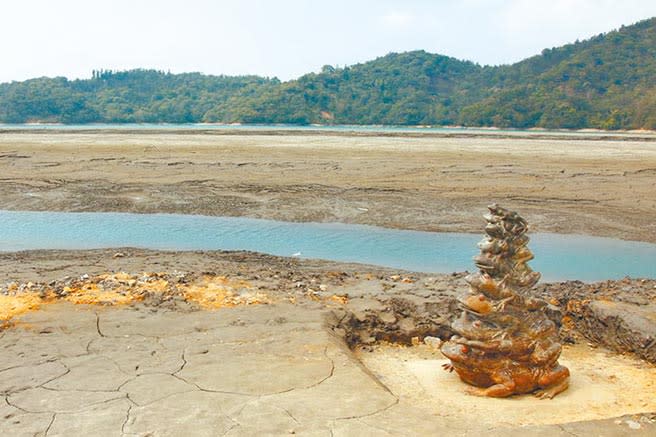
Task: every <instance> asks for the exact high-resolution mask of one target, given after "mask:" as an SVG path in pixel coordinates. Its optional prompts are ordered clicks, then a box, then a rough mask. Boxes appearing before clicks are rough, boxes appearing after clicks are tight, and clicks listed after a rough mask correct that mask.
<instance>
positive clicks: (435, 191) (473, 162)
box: [0, 131, 656, 242]
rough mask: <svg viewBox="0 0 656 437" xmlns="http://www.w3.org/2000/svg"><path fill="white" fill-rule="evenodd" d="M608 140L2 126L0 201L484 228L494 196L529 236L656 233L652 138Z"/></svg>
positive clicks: (36, 206) (12, 205)
mask: <svg viewBox="0 0 656 437" xmlns="http://www.w3.org/2000/svg"><path fill="white" fill-rule="evenodd" d="M592 138H594V137H592ZM600 138H602V139H599V138H597V139H591V138H588V139H585V140H581V139H578V140H577V139H576V138H575V137H573V136H568V135H560V136H557V137H554V138H549V137H548V136H547V137H544V136H542V137H538V138H533V137H531V136H524V137H518V138H517V137H502V138H499V137H496V136H493V137H490V136H489V135H483V136H464V137H458V138H451V137H445V136H437V137H436V136H421V135H419V136H417V135H412V136H409V135H406V136H349V135H337V136H335V135H326V134H317V133H309V134H295V135H262V134H258V133H257V132H251V133H250V134H247V135H246V134H244V135H210V134H182V133H179V132H178V133H166V132H157V133H147V132H141V133H139V132H132V133H129V134H127V133H115V132H111V131H106V132H102V131H99V132H94V133H70V132H66V133H27V132H14V133H12V132H7V131H5V132H3V133H0V205H2V207H3V208H5V209H15V210H21V209H22V210H63V211H131V212H176V213H187V214H208V215H226V216H250V217H260V218H272V219H280V220H288V221H339V222H348V223H362V224H373V225H380V226H386V227H393V228H407V229H420V230H440V231H469V232H480V229H481V219H480V216H481V214H482V213H483V212H484V211H485V209H484V207H485V205H487V204H489V203H490V202H492V201H497V202H498V203H500V204H501V205H503V206H506V207H508V208H511V209H515V210H517V211H520V212H521V214H522V215H523V216H524V217H525V218H527V219H528V220H529V223H531V225H532V229H533V231H548V232H563V233H584V234H593V235H600V236H609V237H615V238H624V239H634V240H642V241H650V242H656V222H655V221H654V220H653V218H654V217H655V216H656V141H655V140H656V137H651V136H647V137H645V138H639V137H636V138H634V137H620V138H619V139H613V137H608V138H605V137H600Z"/></svg>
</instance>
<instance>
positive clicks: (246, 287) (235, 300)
mask: <svg viewBox="0 0 656 437" xmlns="http://www.w3.org/2000/svg"><path fill="white" fill-rule="evenodd" d="M182 295H183V296H184V298H185V300H186V301H187V302H194V303H196V304H198V305H200V306H201V307H203V308H206V309H216V308H230V307H235V306H238V305H257V304H267V303H270V299H269V297H268V296H267V295H266V294H264V293H261V292H258V291H255V290H254V287H253V286H252V285H251V284H250V283H249V282H247V281H243V280H239V279H230V278H228V277H227V276H204V277H203V279H202V280H201V281H198V282H195V283H193V284H191V285H189V286H187V287H184V288H183V290H182Z"/></svg>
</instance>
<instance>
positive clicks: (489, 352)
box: [441, 204, 569, 398]
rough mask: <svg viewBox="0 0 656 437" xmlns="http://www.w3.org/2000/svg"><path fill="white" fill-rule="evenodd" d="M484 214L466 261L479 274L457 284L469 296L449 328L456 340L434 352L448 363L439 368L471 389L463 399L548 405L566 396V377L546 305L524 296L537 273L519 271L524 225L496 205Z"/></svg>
mask: <svg viewBox="0 0 656 437" xmlns="http://www.w3.org/2000/svg"><path fill="white" fill-rule="evenodd" d="M488 209H489V211H490V212H489V214H486V215H485V219H486V220H487V222H488V224H487V226H486V227H485V232H486V234H487V236H486V237H485V238H484V239H483V241H481V242H480V243H479V245H478V247H479V248H480V249H481V253H480V255H478V256H476V257H475V258H474V262H475V264H476V266H477V267H478V268H479V273H475V274H472V275H469V276H468V277H467V278H465V280H466V281H467V282H468V284H469V287H470V289H469V294H468V295H466V296H465V297H463V298H462V299H461V301H460V304H461V306H462V309H463V311H462V313H461V314H460V316H459V317H458V318H457V319H456V320H455V321H454V322H453V323H452V325H451V328H452V329H453V331H454V332H455V333H456V334H455V335H454V336H453V337H451V339H450V340H449V341H447V342H445V343H444V344H443V345H442V348H441V349H442V353H443V354H444V355H445V356H446V357H447V358H449V359H450V360H451V363H450V364H445V365H444V368H445V369H446V370H448V371H454V370H455V372H456V373H457V374H458V376H459V377H460V379H461V380H462V381H464V382H466V383H467V384H470V385H472V386H473V387H470V388H469V389H468V392H469V393H471V394H475V395H480V396H491V397H507V396H511V395H513V394H522V393H531V392H533V393H535V395H536V396H538V397H540V398H553V397H554V396H555V395H557V394H558V393H560V392H562V391H563V390H565V389H567V387H568V384H569V370H568V369H567V367H564V366H562V365H560V364H558V358H559V357H560V353H561V350H562V347H561V345H560V343H559V342H558V331H557V328H556V325H555V324H554V323H553V322H552V321H551V320H550V319H549V318H548V317H547V315H546V313H545V311H544V308H545V307H546V306H547V304H546V302H544V301H543V300H541V299H538V298H536V297H534V296H531V295H530V293H529V291H530V289H531V288H532V287H533V286H534V285H535V284H536V283H537V282H538V281H539V279H540V274H539V273H537V272H534V271H533V270H531V268H530V267H529V266H528V265H527V264H526V263H527V262H528V261H530V260H531V259H533V254H532V253H531V251H530V250H529V249H528V247H526V245H527V244H528V241H529V238H528V237H527V236H526V231H527V230H528V225H527V223H526V221H525V220H524V219H523V218H522V217H520V216H519V215H518V214H517V213H516V212H512V211H508V210H507V209H504V208H501V207H499V206H498V205H496V204H494V205H491V206H489V207H488Z"/></svg>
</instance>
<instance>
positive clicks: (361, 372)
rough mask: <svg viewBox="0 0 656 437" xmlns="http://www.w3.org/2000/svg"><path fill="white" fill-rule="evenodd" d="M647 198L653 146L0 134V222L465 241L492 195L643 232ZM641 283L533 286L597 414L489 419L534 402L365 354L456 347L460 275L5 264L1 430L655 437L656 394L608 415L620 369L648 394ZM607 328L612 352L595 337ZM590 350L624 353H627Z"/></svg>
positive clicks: (533, 209)
mask: <svg viewBox="0 0 656 437" xmlns="http://www.w3.org/2000/svg"><path fill="white" fill-rule="evenodd" d="M655 188H656V142H655V141H654V138H653V137H652V136H649V135H646V136H644V137H637V136H636V137H632V136H621V137H618V138H612V137H608V138H606V137H601V136H594V135H591V136H590V137H589V138H588V137H586V139H582V140H581V139H579V140H574V139H573V138H571V136H569V135H565V134H563V135H560V134H559V135H558V136H548V135H539V136H531V135H522V136H513V138H508V137H506V136H503V135H496V134H489V135H483V136H458V137H451V136H430V135H429V136H424V135H401V136H398V135H392V136H361V135H355V136H354V135H343V134H340V135H325V134H323V135H319V134H310V135H307V134H294V135H278V134H275V135H273V134H271V135H263V134H262V133H261V132H260V133H253V132H251V133H248V134H244V135H210V134H183V133H179V132H175V133H166V132H158V133H140V132H132V133H129V134H128V133H122V134H119V133H116V132H86V133H77V134H75V133H50V134H46V133H30V132H9V133H8V132H1V133H0V205H2V208H6V209H15V210H21V209H23V210H25V209H28V210H63V211H131V212H176V213H195V214H210V215H235V216H251V217H263V218H274V219H281V220H296V221H341V222H350V223H365V224H374V225H381V226H388V227H397V228H410V229H424V230H443V231H471V232H481V226H482V220H481V219H480V216H481V214H482V213H483V212H484V207H485V205H486V204H488V203H490V202H491V201H497V202H499V203H501V204H503V205H504V206H507V207H509V208H513V209H517V210H518V211H520V213H521V214H522V215H523V216H525V217H526V218H527V219H528V220H529V222H530V223H531V225H533V228H532V229H533V230H534V231H554V232H573V233H587V234H593V235H602V236H611V237H617V238H626V239H636V240H643V241H650V242H656V222H654V221H653V217H655V216H656V214H655V213H656V189H655ZM123 272H125V273H123ZM144 272H146V273H144ZM654 287H656V282H655V281H653V280H638V279H634V280H628V279H627V280H625V281H609V282H605V283H599V284H582V283H577V282H568V283H560V284H543V285H541V286H540V287H538V289H537V290H536V292H537V293H538V294H540V296H542V297H544V298H545V299H549V298H550V299H549V300H550V301H553V302H552V303H554V304H555V305H557V307H555V308H554V313H553V317H554V318H556V319H561V318H562V319H563V327H562V329H561V336H562V338H563V341H565V342H567V343H575V344H576V347H582V345H585V344H586V343H587V342H591V344H593V346H595V347H597V349H587V348H583V349H575V350H576V351H581V350H582V351H583V352H580V353H578V355H576V356H569V355H568V356H566V357H564V358H565V359H567V360H570V361H568V365H569V366H570V368H571V370H572V372H573V373H574V372H576V374H577V375H578V376H577V378H578V379H577V381H578V382H581V381H585V384H588V385H591V384H595V387H597V386H598V387H599V388H600V390H601V391H599V390H589V391H586V392H585V393H583V394H584V395H585V396H583V398H581V396H582V392H581V391H580V390H578V388H577V386H576V385H575V386H574V388H576V390H573V391H572V393H571V395H572V396H574V397H575V398H576V399H575V403H577V405H581V402H583V404H585V405H587V404H586V402H587V403H588V404H592V403H594V400H595V399H596V397H598V396H599V395H600V393H601V395H604V396H606V395H605V394H607V393H609V392H608V390H611V389H614V390H616V392H612V393H611V394H610V395H608V396H606V397H605V398H604V399H606V400H609V399H610V400H609V401H608V402H606V404H604V406H603V408H602V407H599V408H598V409H596V410H595V412H596V414H594V415H590V414H587V415H586V414H582V415H576V414H575V413H572V412H571V411H568V414H566V415H563V416H562V417H561V418H560V419H559V420H556V421H554V420H552V419H545V417H546V416H540V415H538V417H537V418H536V417H535V416H532V417H533V419H530V420H527V419H526V417H524V416H522V415H518V414H514V415H512V414H511V415H507V416H503V417H502V415H501V413H502V412H503V411H504V410H506V409H508V408H510V409H512V408H513V406H512V405H519V406H520V408H518V410H517V411H529V410H532V409H535V405H534V404H535V402H536V401H534V400H533V399H530V398H522V399H516V398H514V399H511V400H505V401H498V402H499V403H497V402H494V405H487V404H485V403H483V404H482V403H481V402H480V400H478V399H475V398H472V397H470V396H465V395H463V394H462V392H460V391H458V388H459V387H461V386H460V385H459V384H455V385H449V384H451V383H453V382H454V381H453V380H451V381H450V382H449V383H438V382H439V381H442V379H443V378H445V377H446V375H444V374H442V373H440V374H439V377H438V374H435V375H434V377H433V376H431V375H433V374H434V373H435V372H433V370H434V368H435V366H436V365H437V364H439V360H440V359H441V357H439V356H433V355H430V354H429V355H425V354H423V352H422V349H421V347H420V348H417V347H415V348H406V349H398V350H403V351H405V352H408V353H409V355H403V354H401V355H399V354H397V353H391V352H390V351H385V350H383V351H382V353H381V349H377V345H378V344H380V342H381V341H387V340H391V341H397V342H400V343H404V344H407V343H409V342H411V339H421V338H423V337H424V336H426V335H433V336H441V337H444V338H448V335H450V331H449V320H450V318H451V317H452V315H453V314H454V311H457V307H456V306H455V302H456V297H457V296H458V294H460V293H462V292H463V291H464V290H465V289H466V284H465V283H464V281H463V275H462V274H453V275H425V274H418V273H411V272H397V271H393V270H389V269H381V268H377V267H371V266H362V265H353V264H340V263H331V262H322V261H312V260H304V261H299V260H297V259H288V258H279V257H272V256H266V255H260V254H252V253H221V252H157V251H148V250H138V249H131V248H121V249H112V250H92V251H31V252H22V253H0V297H1V298H2V299H0V316H2V314H9V315H11V314H14V316H13V317H11V318H10V319H8V320H7V321H6V322H7V323H5V324H4V329H3V328H0V350H2V351H3V353H2V354H1V356H0V434H3V435H41V436H43V435H88V434H91V433H95V434H97V435H135V436H147V435H180V434H189V435H255V434H257V435H290V434H298V435H325V436H337V435H436V434H439V435H518V436H519V435H529V434H530V435H549V436H552V435H569V436H571V435H591V434H594V435H609V436H611V435H626V434H627V433H630V435H653V433H654V430H655V429H656V425H655V423H654V422H655V421H656V416H654V414H653V410H654V408H655V407H654V405H653V398H652V397H645V398H644V399H643V397H640V399H639V401H640V403H639V404H638V405H637V406H635V408H623V409H620V408H616V407H617V405H623V406H626V405H627V404H628V403H630V402H628V401H626V393H628V392H630V390H631V389H632V383H631V382H630V381H629V382H628V383H627V382H626V381H625V378H622V377H621V376H622V375H620V376H618V375H617V374H618V373H621V374H624V373H625V374H626V375H632V377H634V379H635V381H642V382H640V383H635V382H633V386H634V387H633V389H634V390H636V391H642V390H651V389H650V388H649V387H651V385H650V386H649V387H647V385H648V384H653V372H654V371H653V366H652V365H651V364H648V363H646V362H644V361H640V359H639V357H643V358H644V359H646V360H652V359H653V358H654V357H656V341H655V340H653V339H656V325H654V323H653V322H654V319H653V308H656V298H655V297H654V293H653V290H654V289H655V288H654ZM21 299H22V300H21ZM609 302H611V303H612V305H610V306H609V304H608V303H609ZM20 305H23V306H20ZM3 311H5V313H3ZM627 314H628V315H629V316H628V317H627ZM563 316H564V318H563ZM565 321H567V323H565ZM599 326H607V327H608V330H609V332H611V334H612V335H611V337H613V338H611V339H609V338H605V337H604V336H595V335H594V333H595V332H599ZM611 328H612V329H611ZM637 332H639V333H640V335H638V334H636V333H637ZM586 336H587V337H586ZM607 337H608V336H607ZM614 339H616V340H617V341H615V340H614ZM345 340H346V341H345ZM347 344H348V345H351V346H357V347H358V349H359V350H361V351H362V353H364V354H367V356H366V357H365V356H363V355H360V358H362V360H360V359H358V356H356V355H354V354H353V353H352V352H351V351H350V350H349V349H348V348H347V346H346V345H347ZM599 344H605V345H607V346H608V347H610V348H613V349H615V350H619V351H633V352H635V354H631V355H630V356H629V357H628V358H627V360H628V361H624V359H623V358H621V357H617V356H615V355H614V353H612V352H609V351H604V350H603V349H602V348H601V347H598V345H599ZM367 351H373V352H367ZM405 352H404V353H405ZM577 360H578V361H577ZM604 360H606V362H607V363H608V366H606V367H605V370H604V369H601V370H600V369H599V368H598V367H599V366H598V364H599V362H600V361H604ZM363 363H364V364H363ZM595 366H596V367H595ZM622 366H624V367H622ZM649 366H652V367H649ZM636 369H638V370H643V371H644V370H645V369H646V371H647V376H645V373H644V372H643V373H640V372H638V370H636ZM634 370H635V372H634ZM632 372H634V373H632ZM650 375H651V376H650ZM448 376H451V377H453V375H448ZM440 378H442V379H440ZM585 378H588V379H587V380H586V379H585ZM594 378H597V380H596V381H595V380H594ZM641 378H642V379H641ZM650 378H651V379H650ZM456 382H457V381H456ZM436 385H437V386H439V387H442V388H446V389H447V393H446V394H445V395H438V394H437V393H436V392H435V390H437V388H436ZM579 387H580V386H579ZM609 387H610V388H609ZM415 389H416V391H415V392H413V390H415ZM449 390H450V391H449ZM611 391H612V390H611ZM618 391H619V392H622V393H623V394H622V396H624V397H622V396H620V394H617V392H618ZM409 392H413V393H414V395H412V396H410V395H408V393H409ZM449 396H450V398H449V399H446V398H447V397H449ZM577 396H578V397H577ZM447 400H452V401H454V402H456V403H455V404H449V403H448V402H447V403H444V402H445V401H447ZM570 400H571V399H570ZM485 401H487V400H485ZM555 401H557V402H560V403H559V404H558V405H561V406H562V407H563V408H570V404H567V401H568V398H567V397H565V396H563V398H562V399H559V398H557V399H556V400H555ZM635 401H636V402H637V401H638V398H636V400H635ZM440 402H442V403H440ZM541 402H545V401H541ZM562 402H564V404H563V403H562ZM484 404H485V405H484ZM509 405H510V406H509ZM554 405H556V404H554ZM522 408H523V409H524V410H522ZM538 408H539V407H538ZM572 408H573V407H572ZM546 410H553V408H551V409H550V408H547V409H546ZM581 411H582V412H583V413H589V411H584V410H581ZM491 412H492V413H491ZM493 413H497V416H498V417H499V420H490V417H492V414H493ZM482 414H485V415H487V416H486V420H482V419H478V418H479V417H480V416H481V415H482ZM623 414H630V415H629V416H621V415H623ZM620 416H621V417H620ZM513 417H514V419H513ZM549 417H552V418H553V414H552V416H549ZM472 418H473V419H474V420H472Z"/></svg>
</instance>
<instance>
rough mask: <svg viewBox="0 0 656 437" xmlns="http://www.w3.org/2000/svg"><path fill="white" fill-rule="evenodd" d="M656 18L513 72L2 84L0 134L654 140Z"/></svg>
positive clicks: (414, 61) (443, 63) (427, 70)
mask: <svg viewBox="0 0 656 437" xmlns="http://www.w3.org/2000/svg"><path fill="white" fill-rule="evenodd" d="M655 77H656V18H652V19H649V20H645V21H642V22H639V23H637V24H634V25H632V26H627V27H622V28H621V29H619V30H617V31H612V32H609V33H606V34H602V35H598V36H596V37H594V38H591V39H589V40H586V41H583V42H576V43H573V44H568V45H566V46H563V47H559V48H554V49H545V50H544V51H543V52H542V54H540V55H538V56H534V57H531V58H529V59H526V60H524V61H521V62H518V63H516V64H513V65H504V66H497V67H490V66H485V67H481V66H479V65H477V64H473V63H471V62H468V61H460V60H457V59H454V58H450V57H446V56H441V55H434V54H430V53H426V52H424V51H415V52H407V53H400V54H397V53H392V54H389V55H387V56H384V57H381V58H378V59H375V60H373V61H370V62H366V63H363V64H357V65H353V66H350V67H344V68H333V67H331V66H325V67H324V68H323V69H322V71H321V72H320V73H310V74H307V75H304V76H302V77H300V78H299V79H297V80H292V81H289V82H280V81H278V80H277V79H267V78H261V77H257V76H239V77H227V76H207V75H202V74H199V73H187V74H168V73H163V72H158V71H152V70H132V71H125V72H111V71H96V72H93V77H92V78H91V79H88V80H73V81H69V80H67V79H65V78H54V79H50V78H39V79H32V80H28V81H24V82H12V83H8V84H0V122H5V123H24V122H30V121H41V122H63V123H89V122H106V123H125V122H170V123H188V122H223V123H234V122H242V123H294V124H307V123H323V124H328V123H335V124H397V125H417V124H431V125H453V124H458V125H465V126H499V127H516V128H529V127H545V128H583V127H595V128H604V129H620V128H648V129H656V80H655V79H654V78H655Z"/></svg>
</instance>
